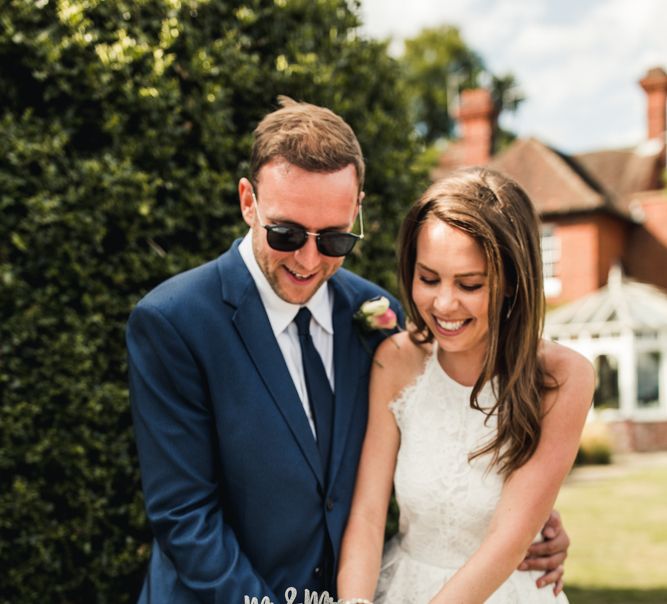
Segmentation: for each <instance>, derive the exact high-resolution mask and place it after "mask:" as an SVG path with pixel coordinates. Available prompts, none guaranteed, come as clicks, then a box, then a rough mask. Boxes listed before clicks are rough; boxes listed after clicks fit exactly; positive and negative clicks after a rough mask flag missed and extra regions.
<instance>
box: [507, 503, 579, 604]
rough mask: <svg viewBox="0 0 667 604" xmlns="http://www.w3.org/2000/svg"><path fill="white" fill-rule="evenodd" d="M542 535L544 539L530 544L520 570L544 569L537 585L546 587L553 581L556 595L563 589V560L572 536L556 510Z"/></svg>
mask: <svg viewBox="0 0 667 604" xmlns="http://www.w3.org/2000/svg"><path fill="white" fill-rule="evenodd" d="M542 536H543V537H544V541H542V542H541V543H533V544H532V545H531V546H530V548H529V549H528V553H527V554H526V557H525V558H524V560H523V562H522V563H521V564H520V565H519V570H543V571H544V574H543V575H542V576H541V577H540V578H539V579H538V580H537V586H538V587H544V586H545V585H550V584H552V583H553V586H554V588H553V591H554V595H558V594H559V593H560V592H561V591H563V573H564V572H565V570H564V568H563V562H565V558H567V548H568V547H570V538H569V537H568V535H567V533H566V532H565V529H564V528H563V524H562V522H561V520H560V514H559V513H558V512H557V511H556V510H553V511H552V512H551V514H550V515H549V519H548V520H547V523H546V524H545V525H544V527H543V528H542Z"/></svg>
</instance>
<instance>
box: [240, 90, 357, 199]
mask: <svg viewBox="0 0 667 604" xmlns="http://www.w3.org/2000/svg"><path fill="white" fill-rule="evenodd" d="M278 102H279V103H280V105H281V107H280V109H277V110H276V111H273V112H272V113H269V114H268V115H267V116H265V117H264V119H263V120H262V121H261V122H260V123H259V124H258V126H257V128H255V132H254V143H253V146H252V155H251V157H250V181H251V182H252V183H253V185H255V186H257V176H258V174H259V171H260V169H261V167H262V166H263V165H264V164H267V163H269V162H270V161H272V160H274V159H277V158H282V159H284V160H285V161H287V162H289V163H290V164H294V165H295V166H298V167H299V168H301V169H303V170H308V171H309V172H325V173H329V172H336V171H338V170H342V169H343V168H345V167H346V166H348V165H350V164H352V165H353V166H354V168H355V170H356V172H357V180H358V181H359V191H360V192H361V190H362V188H363V185H364V172H365V166H364V158H363V155H362V153H361V146H360V145H359V141H358V140H357V137H356V136H355V134H354V131H353V130H352V128H350V126H349V125H348V124H347V123H346V122H345V121H344V120H343V118H341V117H340V116H338V115H336V114H335V113H334V112H333V111H331V110H329V109H325V108H324V107H318V106H317V105H311V104H310V103H299V102H296V101H294V100H292V99H291V98H289V97H286V96H279V97H278Z"/></svg>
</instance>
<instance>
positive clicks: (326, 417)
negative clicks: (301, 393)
mask: <svg viewBox="0 0 667 604" xmlns="http://www.w3.org/2000/svg"><path fill="white" fill-rule="evenodd" d="M310 317H311V314H310V311H309V310H308V309H307V308H305V307H303V308H301V309H300V310H299V312H298V313H297V315H296V317H295V319H294V322H295V323H296V327H297V329H298V331H299V343H300V344H301V359H302V361H303V373H304V376H305V378H306V388H307V389H308V401H309V402H310V410H311V411H312V413H313V416H314V419H315V432H316V433H317V446H318V448H319V450H320V456H321V457H322V465H323V467H324V469H325V471H326V469H327V467H328V466H329V450H330V448H331V428H332V424H333V403H334V397H333V392H332V390H331V385H330V384H329V379H328V378H327V372H326V371H325V369H324V364H323V363H322V357H321V356H320V353H319V352H317V349H316V348H315V345H314V344H313V339H312V338H311V336H310Z"/></svg>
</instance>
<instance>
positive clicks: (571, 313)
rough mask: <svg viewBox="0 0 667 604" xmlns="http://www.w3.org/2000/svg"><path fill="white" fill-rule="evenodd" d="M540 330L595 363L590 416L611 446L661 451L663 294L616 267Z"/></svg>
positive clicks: (665, 361)
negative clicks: (604, 428)
mask: <svg viewBox="0 0 667 604" xmlns="http://www.w3.org/2000/svg"><path fill="white" fill-rule="evenodd" d="M665 270H667V267H665ZM544 333H545V337H547V338H549V339H552V340H555V341H558V342H560V343H561V344H563V345H565V346H569V347H570V348H573V349H574V350H576V351H578V352H580V353H581V354H583V355H584V356H585V357H586V358H588V359H589V360H590V361H591V362H592V363H593V365H594V367H595V370H596V373H597V384H596V390H595V398H594V404H593V408H592V410H591V419H601V420H603V421H605V422H606V423H608V424H609V427H610V429H611V432H612V433H613V435H614V446H615V448H616V449H617V450H619V451H654V450H667V293H665V292H664V291H662V290H660V289H658V288H656V287H653V286H651V285H646V284H644V283H639V282H637V281H632V280H630V279H626V278H625V277H624V276H623V274H622V272H621V269H620V268H619V267H614V268H613V269H612V270H611V272H610V273H609V279H608V282H607V285H606V286H605V287H603V288H601V289H599V290H598V291H596V292H594V293H592V294H589V295H587V296H585V297H583V298H580V299H579V300H576V301H574V302H571V303H569V304H566V305H564V306H561V307H558V308H556V309H555V310H552V311H550V312H548V313H547V317H546V324H545V329H544Z"/></svg>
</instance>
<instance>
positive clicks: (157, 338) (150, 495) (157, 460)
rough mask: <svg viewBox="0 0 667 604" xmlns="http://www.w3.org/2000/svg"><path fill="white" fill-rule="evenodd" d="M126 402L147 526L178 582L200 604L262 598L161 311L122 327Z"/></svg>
mask: <svg viewBox="0 0 667 604" xmlns="http://www.w3.org/2000/svg"><path fill="white" fill-rule="evenodd" d="M127 345H128V364H129V373H130V401H131V406H132V418H133V422H134V430H135V437H136V442H137V449H138V453H139V464H140V467H141V475H142V484H143V490H144V498H145V504H146V511H147V515H148V521H149V523H150V525H151V528H152V530H153V534H154V535H155V538H156V540H157V542H158V544H159V546H160V548H161V549H162V551H163V552H164V554H165V555H166V556H167V557H168V558H169V559H170V561H171V562H172V563H173V565H174V567H175V569H176V570H177V572H178V576H179V580H180V581H181V582H182V583H183V584H184V585H185V586H186V587H187V588H188V589H190V590H191V591H192V592H193V593H194V594H196V595H197V597H198V599H199V600H200V601H201V602H203V603H207V604H208V603H210V604H219V603H220V604H221V603H223V602H224V603H227V602H239V603H240V602H243V601H244V596H245V595H249V596H256V597H258V598H259V599H260V600H261V597H262V596H269V598H271V600H272V601H274V602H277V601H278V600H277V598H275V596H274V595H273V593H272V592H271V590H270V589H269V587H268V586H267V585H266V583H265V582H264V581H263V580H262V578H261V577H259V576H258V575H257V573H256V572H255V570H254V569H253V567H252V565H251V563H250V561H249V560H248V559H247V557H246V556H245V555H244V553H243V552H242V551H241V549H240V546H239V543H238V541H237V539H236V536H235V535H234V532H233V530H232V529H231V528H230V527H229V526H228V525H226V524H225V519H224V512H223V510H222V508H221V504H220V501H221V497H220V489H221V485H220V482H219V480H218V465H217V462H216V460H217V455H218V453H217V446H216V444H217V438H218V435H217V433H216V429H215V422H214V418H213V414H212V412H211V409H210V402H209V397H208V395H207V385H206V382H205V378H204V376H203V373H202V371H201V368H200V367H198V365H197V362H196V359H195V357H194V355H193V354H192V351H190V350H189V349H188V347H187V345H186V342H185V341H184V339H183V338H182V336H181V335H180V334H179V333H178V331H177V330H176V329H175V328H174V326H173V325H172V323H171V322H170V321H169V320H168V319H167V318H166V317H164V316H163V315H162V314H161V313H160V311H159V310H158V309H156V308H154V307H151V306H148V305H145V304H143V305H141V306H139V307H137V308H136V309H135V310H134V312H133V313H132V315H131V317H130V321H129V323H128V328H127Z"/></svg>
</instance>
